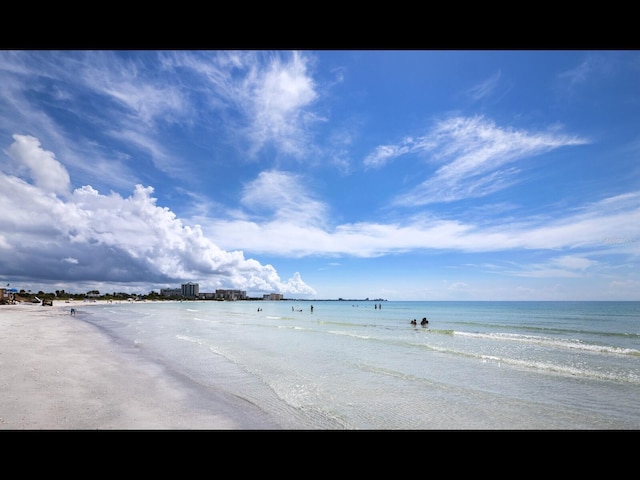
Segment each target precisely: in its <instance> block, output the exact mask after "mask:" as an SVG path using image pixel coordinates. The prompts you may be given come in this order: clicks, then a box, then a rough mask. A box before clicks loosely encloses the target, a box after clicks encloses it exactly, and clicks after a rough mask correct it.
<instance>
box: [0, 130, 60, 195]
mask: <svg viewBox="0 0 640 480" xmlns="http://www.w3.org/2000/svg"><path fill="white" fill-rule="evenodd" d="M13 139H14V143H12V144H11V146H10V147H9V148H8V149H7V154H8V155H9V156H10V157H11V158H12V159H13V160H14V161H15V162H17V163H18V164H19V165H23V166H25V167H26V168H27V169H28V172H29V176H30V177H31V178H32V180H33V183H34V185H35V186H36V187H38V188H39V189H41V190H43V191H45V192H49V193H54V194H59V195H66V194H68V193H69V187H70V184H71V181H70V179H69V174H68V173H67V171H66V170H65V168H64V167H63V166H62V165H61V164H60V163H59V162H58V161H57V160H56V158H55V155H54V154H53V153H52V152H49V151H47V150H43V149H42V148H41V146H40V142H39V141H38V139H37V138H34V137H31V136H29V135H13Z"/></svg>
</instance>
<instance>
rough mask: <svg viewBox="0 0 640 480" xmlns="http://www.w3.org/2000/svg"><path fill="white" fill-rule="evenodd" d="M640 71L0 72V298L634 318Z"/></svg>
mask: <svg viewBox="0 0 640 480" xmlns="http://www.w3.org/2000/svg"><path fill="white" fill-rule="evenodd" d="M639 157H640V51H636V50H317V51H316V50H302V51H294V50H278V51H267V50H256V51H250V50H227V51H218V50H143V51H133V50H122V51H110V50H94V51H92V50H72V51H55V50H2V51H0V282H2V283H0V285H2V286H4V285H9V286H10V287H12V288H17V289H18V290H20V289H24V290H30V291H32V292H38V291H44V292H54V291H56V290H64V291H65V292H68V293H84V292H88V291H90V290H98V291H100V293H111V292H127V293H132V294H148V293H150V292H152V291H155V292H159V291H160V289H162V288H179V287H180V285H181V284H182V283H186V282H194V283H198V284H199V287H200V292H215V290H216V289H239V290H245V291H246V292H247V294H248V295H250V296H259V297H262V295H264V294H268V293H282V294H283V295H284V297H285V298H289V299H294V298H295V299H337V298H345V299H364V298H370V299H385V300H438V301H439V300H640V268H639V266H640V265H639V259H640V162H639V161H638V159H639Z"/></svg>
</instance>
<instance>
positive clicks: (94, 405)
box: [0, 302, 279, 430]
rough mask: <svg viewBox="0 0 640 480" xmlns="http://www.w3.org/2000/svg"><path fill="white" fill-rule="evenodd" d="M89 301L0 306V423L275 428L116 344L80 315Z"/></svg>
mask: <svg viewBox="0 0 640 480" xmlns="http://www.w3.org/2000/svg"><path fill="white" fill-rule="evenodd" d="M71 308H75V309H76V311H77V313H76V316H72V315H70V309H71ZM90 308H91V305H89V304H82V303H81V302H75V304H74V302H71V303H70V304H69V303H61V302H54V305H53V306H42V305H40V304H26V303H25V304H17V305H0V430H60V429H64V430H88V429H89V430H101V429H104V430H112V429H117V430H123V429H129V430H131V429H133V430H148V429H164V430H176V429H177V430H193V429H205V430H231V429H236V430H253V429H255V430H264V429H278V428H279V427H278V425H277V424H275V423H274V422H273V421H272V420H270V419H269V418H268V417H267V416H266V415H265V414H264V413H263V412H262V411H261V410H260V409H259V408H258V407H257V406H255V405H252V404H249V403H247V402H244V401H243V400H242V399H238V398H235V397H233V398H231V397H229V396H225V395H224V394H222V393H221V392H217V391H211V390H204V389H203V387H201V386H198V385H194V384H193V383H192V382H190V381H188V379H184V378H180V377H177V376H175V375H173V374H172V373H171V372H167V371H166V369H165V368H164V367H163V366H162V365H158V364H155V363H153V362H151V361H149V360H148V359H145V358H144V357H143V356H142V355H140V354H137V353H136V350H135V348H134V347H126V346H122V345H118V344H115V343H114V342H112V341H111V340H110V339H109V337H107V336H106V335H104V334H102V333H101V332H100V331H99V330H98V329H96V328H95V327H94V326H93V325H91V324H89V323H86V322H83V321H82V315H83V314H86V312H87V311H88V310H89V309H90Z"/></svg>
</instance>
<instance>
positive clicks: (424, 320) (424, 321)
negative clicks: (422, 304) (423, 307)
mask: <svg viewBox="0 0 640 480" xmlns="http://www.w3.org/2000/svg"><path fill="white" fill-rule="evenodd" d="M428 324H429V320H427V317H423V318H422V321H421V322H420V325H422V326H423V327H426V326H427V325H428Z"/></svg>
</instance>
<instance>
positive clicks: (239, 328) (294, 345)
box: [78, 301, 640, 429]
mask: <svg viewBox="0 0 640 480" xmlns="http://www.w3.org/2000/svg"><path fill="white" fill-rule="evenodd" d="M311 305H313V307H314V308H313V311H311ZM378 305H379V306H380V307H381V308H377V306H378ZM78 310H79V316H78V318H81V319H83V320H85V321H88V322H90V323H92V324H94V325H96V326H98V327H99V328H100V329H102V330H103V331H104V332H105V333H106V334H108V335H109V336H111V337H112V338H114V339H115V340H117V341H118V342H122V343H123V344H124V345H129V346H135V347H136V351H137V352H138V354H139V355H143V356H145V357H146V358H149V359H153V360H154V361H156V362H159V363H161V364H163V365H164V366H165V367H166V368H167V369H168V370H170V371H171V372H173V373H176V374H178V375H181V376H183V377H184V378H186V379H188V381H190V382H193V384H194V385H197V386H199V387H200V388H201V391H202V392H203V395H206V394H207V391H211V392H213V391H222V392H224V393H226V394H230V395H231V396H233V397H235V398H237V399H238V405H239V406H240V407H241V405H242V403H243V402H250V403H252V404H255V405H258V406H259V407H260V408H262V409H263V410H265V412H266V413H267V414H269V415H270V416H272V417H273V419H274V420H275V421H276V422H277V424H279V425H281V426H282V428H285V429H638V428H640V302H391V301H390V302H364V301H363V302H350V301H319V302H308V301H300V302H294V301H239V302H205V301H201V302H133V303H119V304H116V303H113V304H106V305H92V306H91V307H90V308H82V306H80V307H79V308H78ZM423 317H427V318H428V320H429V324H428V326H427V327H423V326H421V325H420V320H421V319H422V318H423ZM414 318H415V319H416V320H417V321H418V325H416V326H414V325H411V324H410V321H411V320H412V319H414Z"/></svg>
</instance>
